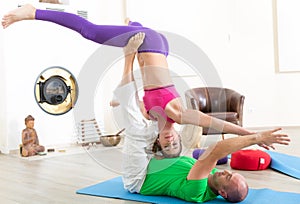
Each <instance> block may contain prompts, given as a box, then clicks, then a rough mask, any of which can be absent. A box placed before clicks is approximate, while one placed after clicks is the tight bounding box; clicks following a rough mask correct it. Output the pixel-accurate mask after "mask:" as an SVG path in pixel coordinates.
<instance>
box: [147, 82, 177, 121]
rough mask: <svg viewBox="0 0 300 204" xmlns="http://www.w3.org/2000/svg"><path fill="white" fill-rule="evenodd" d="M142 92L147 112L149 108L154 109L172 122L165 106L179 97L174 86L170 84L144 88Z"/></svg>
mask: <svg viewBox="0 0 300 204" xmlns="http://www.w3.org/2000/svg"><path fill="white" fill-rule="evenodd" d="M144 92H145V95H144V97H143V101H144V104H145V108H146V110H147V112H148V113H149V111H150V110H151V111H155V112H156V113H159V114H160V115H161V116H163V117H164V118H165V119H166V120H168V121H169V122H173V123H174V121H173V120H172V119H171V118H169V117H168V116H167V114H166V113H165V108H166V106H167V104H168V103H169V102H170V101H171V100H173V99H175V98H178V97H180V95H179V94H178V92H177V91H176V89H175V86H174V85H170V86H165V87H161V88H155V89H151V90H145V91H144ZM149 115H150V117H151V118H152V119H154V117H153V116H151V113H149Z"/></svg>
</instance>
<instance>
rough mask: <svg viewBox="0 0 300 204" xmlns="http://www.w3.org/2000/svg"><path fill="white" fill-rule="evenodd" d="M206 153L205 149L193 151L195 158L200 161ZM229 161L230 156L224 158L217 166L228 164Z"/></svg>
mask: <svg viewBox="0 0 300 204" xmlns="http://www.w3.org/2000/svg"><path fill="white" fill-rule="evenodd" d="M204 152H205V149H195V150H194V151H193V158H195V159H198V158H199V157H200V156H201V155H202V154H203V153H204ZM227 161H228V156H226V157H223V158H221V159H219V160H218V162H217V165H220V164H226V163H227Z"/></svg>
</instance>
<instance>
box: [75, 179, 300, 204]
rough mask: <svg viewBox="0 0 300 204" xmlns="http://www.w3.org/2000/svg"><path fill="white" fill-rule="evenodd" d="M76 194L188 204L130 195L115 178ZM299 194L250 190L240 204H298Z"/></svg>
mask: <svg viewBox="0 0 300 204" xmlns="http://www.w3.org/2000/svg"><path fill="white" fill-rule="evenodd" d="M76 193H78V194H84V195H91V196H100V197H108V198H117V199H123V200H132V201H139V202H149V203H159V204H163V203H166V204H169V203H172V204H181V203H182V204H183V203H189V202H186V201H183V200H180V199H177V198H172V197H167V196H143V195H140V194H132V193H129V192H128V191H126V190H125V189H124V188H123V182H122V178H121V177H116V178H113V179H110V180H108V181H104V182H102V183H98V184H96V185H92V186H89V187H86V188H82V189H80V190H78V191H77V192H76ZM299 202H300V194H297V193H287V192H279V191H273V190H271V189H266V188H264V189H250V191H249V194H248V196H247V198H246V199H245V200H244V201H243V202H240V203H242V204H256V203H257V204H271V203H272V204H273V203H284V204H299ZM206 203H209V204H215V203H227V204H228V202H226V201H225V200H224V199H223V198H222V197H220V196H218V197H217V199H215V200H213V201H209V202H206Z"/></svg>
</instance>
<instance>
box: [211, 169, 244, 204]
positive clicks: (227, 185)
mask: <svg viewBox="0 0 300 204" xmlns="http://www.w3.org/2000/svg"><path fill="white" fill-rule="evenodd" d="M211 179H212V180H211V182H210V183H211V185H212V186H211V187H212V189H213V190H214V191H215V192H217V193H218V194H220V195H221V196H222V197H223V198H225V199H226V200H227V201H229V202H240V201H242V200H244V199H245V198H246V196H247V194H248V184H247V182H246V179H245V178H244V177H243V176H242V175H240V174H238V173H232V172H230V171H227V170H224V171H223V172H216V173H215V174H214V175H212V176H211Z"/></svg>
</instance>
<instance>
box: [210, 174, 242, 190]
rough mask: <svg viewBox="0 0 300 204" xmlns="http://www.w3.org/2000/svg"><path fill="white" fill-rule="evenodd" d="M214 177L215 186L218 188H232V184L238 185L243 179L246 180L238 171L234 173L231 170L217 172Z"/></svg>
mask: <svg viewBox="0 0 300 204" xmlns="http://www.w3.org/2000/svg"><path fill="white" fill-rule="evenodd" d="M212 178H213V182H214V184H215V186H216V187H217V188H218V189H220V188H222V189H227V188H231V186H236V185H238V184H239V183H240V182H241V181H245V178H244V177H243V176H242V175H240V174H238V173H232V172H231V171H228V170H224V171H220V172H216V173H215V174H214V175H213V177H212Z"/></svg>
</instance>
